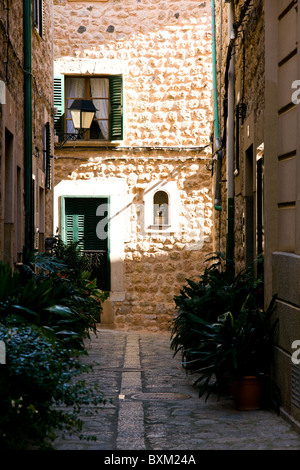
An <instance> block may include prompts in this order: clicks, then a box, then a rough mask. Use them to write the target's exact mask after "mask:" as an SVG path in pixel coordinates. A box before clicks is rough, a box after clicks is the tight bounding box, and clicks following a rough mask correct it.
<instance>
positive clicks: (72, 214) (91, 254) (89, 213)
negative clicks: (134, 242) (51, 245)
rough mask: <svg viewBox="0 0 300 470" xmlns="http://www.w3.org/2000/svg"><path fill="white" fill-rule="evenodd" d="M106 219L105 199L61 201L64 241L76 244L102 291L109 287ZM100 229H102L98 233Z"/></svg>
mask: <svg viewBox="0 0 300 470" xmlns="http://www.w3.org/2000/svg"><path fill="white" fill-rule="evenodd" d="M101 208H102V209H101ZM99 209H100V210H99ZM97 214H101V215H97ZM107 220H108V200H107V198H97V197H95V198H94V197H93V198H89V197H79V198H77V197H66V198H64V231H63V238H64V241H65V242H66V243H71V242H78V246H79V247H80V249H81V251H82V252H83V253H84V254H85V256H87V257H88V259H89V261H90V268H91V271H92V272H93V276H94V277H96V278H97V283H98V287H99V288H100V289H103V290H109V288H110V274H109V273H110V269H109V255H108V244H109V238H108V223H107ZM100 226H101V228H103V230H99V227H100Z"/></svg>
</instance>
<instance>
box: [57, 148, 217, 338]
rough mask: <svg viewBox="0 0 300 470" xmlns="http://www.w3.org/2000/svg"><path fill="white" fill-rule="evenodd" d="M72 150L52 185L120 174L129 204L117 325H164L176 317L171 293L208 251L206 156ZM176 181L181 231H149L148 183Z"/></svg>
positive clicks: (192, 273)
mask: <svg viewBox="0 0 300 470" xmlns="http://www.w3.org/2000/svg"><path fill="white" fill-rule="evenodd" d="M71 154H72V152H71V151H68V152H67V155H66V156H65V158H64V157H63V156H61V157H59V158H58V159H57V160H56V161H55V183H56V184H57V183H59V182H60V181H62V180H66V179H69V180H73V181H77V182H78V181H80V180H89V179H91V178H103V177H104V178H122V179H124V180H125V181H126V186H127V191H128V197H129V200H130V201H131V204H130V216H129V217H130V233H129V237H128V239H127V242H126V243H125V245H124V287H125V288H124V291H125V299H124V300H123V301H117V302H114V323H115V324H116V325H117V326H119V327H124V328H125V327H130V328H148V329H152V330H156V329H158V328H160V329H166V328H168V326H169V325H168V322H169V320H170V319H171V318H172V316H173V315H174V300H173V298H174V295H176V294H179V291H180V288H181V287H182V286H183V285H184V284H185V283H186V279H187V278H195V279H196V278H197V276H198V275H199V274H200V273H201V272H202V271H203V266H204V261H205V258H206V256H207V255H208V254H209V253H211V251H212V199H211V191H210V184H211V177H210V172H209V171H208V170H207V166H206V160H204V161H203V160H201V158H199V157H197V156H195V152H191V153H190V154H188V155H186V154H184V155H181V157H180V156H179V157H177V158H174V157H173V156H172V153H171V152H168V151H166V152H156V153H155V154H153V153H152V154H151V156H148V157H147V156H143V157H141V158H139V156H132V155H130V153H129V152H124V153H123V155H122V157H121V156H119V155H116V153H115V152H108V151H107V152H106V156H105V157H104V156H103V157H99V156H98V155H99V154H98V152H96V153H95V152H91V151H88V152H83V151H81V157H80V159H79V161H78V162H77V163H76V162H75V161H74V160H73V159H72V158H68V157H69V156H70V155H71ZM155 180H161V181H163V180H172V181H176V183H177V188H178V192H179V196H180V206H179V207H178V211H179V215H180V218H179V229H178V231H177V233H170V234H169V235H167V236H166V235H161V234H149V233H147V231H146V230H145V227H144V224H143V217H142V209H143V193H144V189H145V188H146V187H147V186H148V184H149V182H151V181H155Z"/></svg>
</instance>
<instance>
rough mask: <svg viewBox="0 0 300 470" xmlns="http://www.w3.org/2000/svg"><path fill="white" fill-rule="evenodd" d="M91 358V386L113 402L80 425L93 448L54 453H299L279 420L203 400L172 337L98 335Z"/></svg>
mask: <svg viewBox="0 0 300 470" xmlns="http://www.w3.org/2000/svg"><path fill="white" fill-rule="evenodd" d="M88 351H89V358H88V360H89V361H93V362H94V363H95V365H94V371H93V372H92V373H90V374H89V379H88V380H89V381H91V382H93V381H96V382H97V383H98V384H99V389H100V390H101V391H103V392H105V393H106V397H107V398H112V399H113V401H112V403H109V402H108V403H107V404H106V405H105V406H104V408H103V410H101V411H100V412H99V413H98V414H95V415H93V416H92V417H86V418H83V420H84V430H83V431H84V432H85V434H86V435H94V436H96V437H97V440H96V441H81V440H79V439H78V438H76V437H70V438H68V439H66V440H62V439H60V438H58V439H57V440H56V441H55V449H57V450H102V451H104V450H105V451H107V450H115V451H125V450H126V451H128V450H145V451H172V450H173V451H174V450H177V451H190V450H194V451H197V450H300V434H298V432H297V431H296V430H295V429H294V428H293V427H292V426H291V425H290V424H289V423H288V422H287V421H285V420H284V419H283V418H282V417H280V416H278V415H277V414H276V413H273V412H272V411H251V412H249V411H248V412H245V411H244V412H242V411H238V410H236V409H235V407H234V404H233V401H232V400H231V399H230V397H228V398H222V399H220V400H218V399H217V397H212V396H211V397H210V398H209V399H208V401H206V402H205V399H204V398H203V399H202V398H200V399H199V397H198V393H197V389H196V388H195V387H193V382H194V380H195V377H193V376H187V375H186V373H185V371H184V370H183V369H182V367H181V364H180V357H177V356H176V357H175V358H174V357H173V353H172V351H171V350H170V335H169V334H168V333H153V334H152V333H148V332H125V331H116V330H109V329H104V328H100V329H99V331H98V333H97V336H96V337H93V338H92V340H91V342H89V344H88Z"/></svg>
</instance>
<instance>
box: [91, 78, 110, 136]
mask: <svg viewBox="0 0 300 470" xmlns="http://www.w3.org/2000/svg"><path fill="white" fill-rule="evenodd" d="M108 90H109V80H108V78H91V96H92V98H93V97H96V98H97V99H93V103H94V105H95V107H96V109H97V111H96V119H99V120H98V125H99V127H100V129H101V132H102V134H103V137H104V139H105V140H108Z"/></svg>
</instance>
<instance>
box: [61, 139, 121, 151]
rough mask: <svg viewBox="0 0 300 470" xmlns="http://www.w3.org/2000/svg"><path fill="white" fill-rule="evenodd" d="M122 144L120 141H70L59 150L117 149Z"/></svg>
mask: <svg viewBox="0 0 300 470" xmlns="http://www.w3.org/2000/svg"><path fill="white" fill-rule="evenodd" d="M122 144H123V141H121V140H101V141H100V140H72V141H69V142H66V143H65V144H64V145H63V147H61V148H60V149H59V150H63V149H64V148H65V149H66V148H74V147H75V148H95V147H96V148H99V147H119V146H120V145H122Z"/></svg>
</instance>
